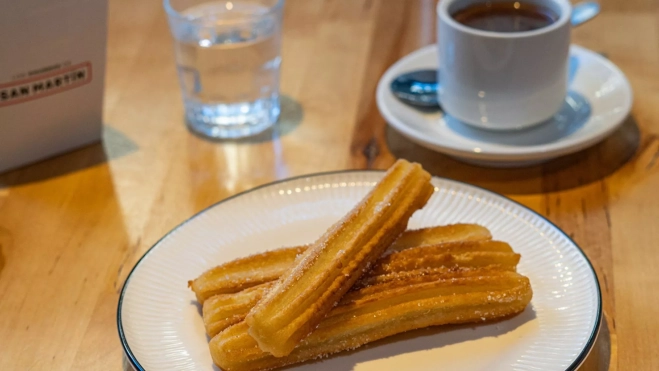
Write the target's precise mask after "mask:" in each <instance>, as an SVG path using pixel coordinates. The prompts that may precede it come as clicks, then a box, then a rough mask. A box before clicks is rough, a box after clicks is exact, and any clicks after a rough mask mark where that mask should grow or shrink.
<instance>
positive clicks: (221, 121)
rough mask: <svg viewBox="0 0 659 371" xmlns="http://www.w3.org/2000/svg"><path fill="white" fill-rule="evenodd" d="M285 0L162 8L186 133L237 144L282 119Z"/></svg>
mask: <svg viewBox="0 0 659 371" xmlns="http://www.w3.org/2000/svg"><path fill="white" fill-rule="evenodd" d="M283 2H284V0H232V1H224V0H219V1H214V0H164V6H165V10H166V12H167V16H168V19H169V25H170V28H171V31H172V35H173V36H174V48H175V53H176V66H177V69H178V76H179V81H180V84H181V90H182V92H183V103H184V105H185V116H186V121H187V125H188V127H189V128H190V129H191V130H192V131H194V132H196V133H198V134H201V135H202V136H206V137H210V138H240V137H245V136H249V135H254V134H257V133H259V132H262V131H263V130H265V129H267V128H269V127H270V126H272V125H273V124H274V123H275V122H276V121H277V118H278V117H279V111H280V109H279V65H280V64H281V56H280V49H281V17H282V8H283Z"/></svg>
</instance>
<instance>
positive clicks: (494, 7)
mask: <svg viewBox="0 0 659 371" xmlns="http://www.w3.org/2000/svg"><path fill="white" fill-rule="evenodd" d="M558 18H559V17H558V15H557V14H556V13H554V12H553V11H552V10H551V9H549V8H547V7H544V6H541V5H536V4H531V3H527V2H524V1H504V2H489V1H488V2H482V3H478V4H472V5H470V6H468V7H466V8H464V9H460V10H458V11H457V12H455V13H454V14H453V19H455V20H456V21H458V22H460V23H462V24H463V25H465V26H468V27H471V28H476V29H479V30H483V31H493V32H523V31H533V30H537V29H539V28H542V27H546V26H549V25H550V24H552V23H554V22H556V21H557V20H558Z"/></svg>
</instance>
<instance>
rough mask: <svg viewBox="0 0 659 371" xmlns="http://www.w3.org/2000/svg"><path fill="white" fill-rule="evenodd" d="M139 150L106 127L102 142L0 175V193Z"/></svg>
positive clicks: (121, 134) (109, 127)
mask: <svg viewBox="0 0 659 371" xmlns="http://www.w3.org/2000/svg"><path fill="white" fill-rule="evenodd" d="M138 149H139V148H138V146H137V144H135V142H133V141H132V140H131V139H130V138H128V137H127V136H125V135H124V134H123V133H121V132H120V131H119V130H117V129H115V128H113V127H112V126H109V125H104V126H103V141H102V142H99V143H94V144H91V145H88V146H85V147H82V148H79V149H76V150H73V151H71V152H66V153H64V154H61V155H57V156H55V157H50V158H47V159H45V160H42V161H39V162H36V163H34V164H31V165H26V166H23V167H20V168H18V169H14V170H10V171H8V172H6V173H2V174H0V189H2V188H6V187H12V186H18V185H23V184H29V183H33V182H39V181H43V180H48V179H51V178H56V177H59V176H63V175H66V174H70V173H73V172H76V171H79V170H83V169H87V168H90V167H93V166H96V165H99V164H102V163H104V162H106V161H108V160H113V159H116V158H119V157H123V156H126V155H128V154H130V153H133V152H135V151H137V150H138Z"/></svg>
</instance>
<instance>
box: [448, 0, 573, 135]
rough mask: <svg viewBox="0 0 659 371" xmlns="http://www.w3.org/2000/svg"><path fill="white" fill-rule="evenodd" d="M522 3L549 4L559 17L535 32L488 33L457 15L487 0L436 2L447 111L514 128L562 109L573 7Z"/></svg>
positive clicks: (561, 2)
mask: <svg viewBox="0 0 659 371" xmlns="http://www.w3.org/2000/svg"><path fill="white" fill-rule="evenodd" d="M487 1H489V2H500V1H510V0H487ZM520 1H522V2H525V3H530V4H537V5H540V6H543V7H546V8H549V9H550V10H551V11H553V12H554V13H555V14H556V15H557V16H558V20H556V21H555V22H553V23H551V24H550V25H548V26H545V27H543V28H539V29H536V30H532V31H524V32H508V33H506V32H490V31H482V30H479V29H475V28H471V27H468V26H465V25H463V24H461V23H459V22H458V21H456V20H455V19H454V18H453V14H455V13H456V12H457V11H458V10H460V9H464V8H465V7H466V6H469V5H472V4H477V3H484V2H486V0H442V1H440V3H439V4H438V5H437V14H438V27H437V30H438V38H437V39H438V43H439V61H440V66H439V81H440V87H439V101H440V103H441V105H442V108H443V109H444V111H445V112H446V113H448V114H449V115H451V116H453V117H455V118H457V119H458V120H460V121H462V122H464V123H467V124H470V125H473V126H476V127H479V128H486V129H493V130H511V129H521V128H525V127H530V126H533V125H536V124H539V123H542V122H543V121H545V120H547V119H549V118H550V117H552V116H553V115H554V114H555V113H556V112H557V111H558V110H559V109H560V107H561V105H562V104H563V102H564V100H565V95H566V93H567V85H568V81H567V78H568V53H569V49H570V29H571V25H570V15H571V11H572V9H571V5H570V3H569V2H568V0H520Z"/></svg>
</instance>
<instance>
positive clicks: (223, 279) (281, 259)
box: [188, 224, 492, 303]
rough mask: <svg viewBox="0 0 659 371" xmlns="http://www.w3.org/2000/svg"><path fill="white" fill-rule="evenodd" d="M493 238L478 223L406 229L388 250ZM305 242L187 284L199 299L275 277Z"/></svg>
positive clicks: (247, 259)
mask: <svg viewBox="0 0 659 371" xmlns="http://www.w3.org/2000/svg"><path fill="white" fill-rule="evenodd" d="M491 238H492V235H491V234H490V231H488V230H487V228H485V227H483V226H480V225H477V224H453V225H444V226H435V227H429V228H422V229H417V230H408V231H405V232H403V234H402V235H401V236H400V237H399V238H398V239H397V240H396V242H395V243H394V244H393V245H392V246H391V248H390V250H392V251H400V250H404V249H408V248H411V247H420V246H426V245H436V244H443V243H450V242H458V241H460V242H462V243H465V244H468V243H470V242H477V241H487V240H490V239H491ZM306 250H307V246H299V247H289V248H280V249H277V250H272V251H268V252H265V253H261V254H256V255H252V256H248V257H245V258H241V259H236V260H233V261H231V262H228V263H225V264H222V265H220V266H217V267H215V268H212V269H210V270H208V271H206V272H204V273H203V274H202V275H201V276H199V277H198V278H197V279H195V280H194V281H189V282H188V286H189V287H190V288H191V289H192V291H194V292H195V295H196V296H197V300H198V301H199V302H200V303H204V301H205V300H206V299H207V298H209V297H211V296H214V295H218V294H228V293H234V292H239V291H241V290H244V289H245V288H248V287H251V286H256V285H260V284H262V283H265V282H269V281H274V280H276V279H278V278H279V276H280V275H281V274H282V273H283V272H285V271H287V270H288V269H290V268H291V267H292V266H293V263H294V262H295V258H296V256H298V255H300V254H302V253H303V252H304V251H306Z"/></svg>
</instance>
